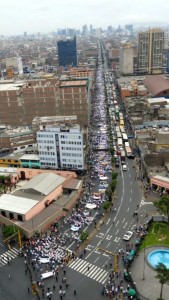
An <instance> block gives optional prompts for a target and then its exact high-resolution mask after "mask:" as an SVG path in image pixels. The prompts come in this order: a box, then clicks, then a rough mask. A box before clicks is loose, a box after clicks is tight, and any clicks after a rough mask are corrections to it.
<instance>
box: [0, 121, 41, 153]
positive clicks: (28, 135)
mask: <svg viewBox="0 0 169 300" xmlns="http://www.w3.org/2000/svg"><path fill="white" fill-rule="evenodd" d="M35 142H36V141H35V138H34V135H33V132H32V130H30V129H29V128H22V127H20V128H11V129H6V130H4V131H3V132H1V133H0V148H9V149H11V151H16V152H17V151H23V149H25V148H26V147H27V146H33V145H34V144H35Z"/></svg>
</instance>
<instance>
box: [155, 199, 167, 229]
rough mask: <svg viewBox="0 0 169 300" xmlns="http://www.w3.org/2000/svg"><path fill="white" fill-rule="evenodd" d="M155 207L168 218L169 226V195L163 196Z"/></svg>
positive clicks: (156, 202)
mask: <svg viewBox="0 0 169 300" xmlns="http://www.w3.org/2000/svg"><path fill="white" fill-rule="evenodd" d="M154 206H155V207H157V208H158V209H159V211H160V212H161V213H162V214H164V215H165V216H167V218H168V226H169V195H164V196H161V197H160V200H156V201H155V202H154Z"/></svg>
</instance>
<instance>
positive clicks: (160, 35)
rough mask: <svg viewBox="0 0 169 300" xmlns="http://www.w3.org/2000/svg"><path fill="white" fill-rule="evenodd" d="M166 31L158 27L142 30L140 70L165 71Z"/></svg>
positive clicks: (143, 71) (148, 71) (150, 71)
mask: <svg viewBox="0 0 169 300" xmlns="http://www.w3.org/2000/svg"><path fill="white" fill-rule="evenodd" d="M163 51H164V31H163V30H161V29H158V28H155V29H150V30H148V31H144V32H140V33H139V36H138V72H139V73H147V74H160V73H162V72H163Z"/></svg>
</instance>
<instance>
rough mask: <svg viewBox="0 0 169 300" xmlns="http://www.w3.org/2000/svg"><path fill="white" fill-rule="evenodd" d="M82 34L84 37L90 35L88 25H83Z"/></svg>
mask: <svg viewBox="0 0 169 300" xmlns="http://www.w3.org/2000/svg"><path fill="white" fill-rule="evenodd" d="M82 34H83V35H84V36H87V35H88V27H87V25H83V27H82Z"/></svg>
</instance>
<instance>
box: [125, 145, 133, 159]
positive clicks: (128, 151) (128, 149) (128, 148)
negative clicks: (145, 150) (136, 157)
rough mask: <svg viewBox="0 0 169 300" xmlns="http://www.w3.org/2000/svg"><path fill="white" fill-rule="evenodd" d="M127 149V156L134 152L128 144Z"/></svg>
mask: <svg viewBox="0 0 169 300" xmlns="http://www.w3.org/2000/svg"><path fill="white" fill-rule="evenodd" d="M125 150H126V156H127V157H129V156H130V155H131V154H132V151H131V148H130V147H129V146H128V147H127V146H126V147H125Z"/></svg>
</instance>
